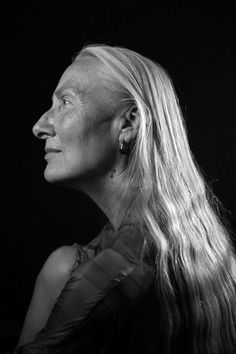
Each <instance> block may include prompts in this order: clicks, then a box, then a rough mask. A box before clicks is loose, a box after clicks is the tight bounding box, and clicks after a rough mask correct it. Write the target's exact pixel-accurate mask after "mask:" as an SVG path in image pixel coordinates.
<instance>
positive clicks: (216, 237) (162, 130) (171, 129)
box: [14, 45, 236, 354]
mask: <svg viewBox="0 0 236 354" xmlns="http://www.w3.org/2000/svg"><path fill="white" fill-rule="evenodd" d="M33 132H34V134H35V135H36V137H38V138H40V139H44V140H45V150H46V156H45V159H46V161H47V166H46V169H45V172H44V176H45V178H46V180H47V181H48V182H51V183H57V184H60V185H66V186H68V187H71V188H74V189H78V190H80V191H82V192H84V193H86V194H87V195H88V196H89V197H90V198H92V199H93V201H94V202H95V203H97V205H98V206H99V207H100V208H101V209H102V211H103V212H104V213H105V214H106V215H107V217H108V220H109V221H108V223H107V224H106V225H105V226H104V228H103V230H102V231H101V232H100V233H99V235H98V236H97V237H96V238H95V239H94V240H92V241H91V242H90V243H89V244H88V245H78V244H77V243H75V244H74V245H72V246H62V247H60V248H59V249H57V250H56V251H54V252H53V253H52V254H51V255H50V256H49V257H48V259H47V261H46V262H45V264H44V265H43V267H42V269H41V271H40V273H39V275H38V277H37V280H36V283H35V289H34V293H33V297H32V300H31V303H30V306H29V309H28V312H27V314H26V318H25V322H24V326H23V329H22V333H21V336H20V339H19V342H18V345H17V347H16V349H15V351H14V353H24V354H26V353H80V354H81V353H103V354H108V353H109V354H110V353H112V354H115V353H123V354H124V353H127V354H132V353H135V354H138V353H140V354H148V353H149V354H151V353H181V354H183V353H188V354H189V353H194V354H202V353H207V354H213V353H214V354H220V353H222V354H223V353H224V354H226V353H229V354H233V353H235V352H236V351H235V350H236V290H235V284H236V276H235V274H236V269H235V264H236V261H235V255H234V250H233V246H232V244H231V242H230V237H229V234H228V232H227V230H226V228H225V227H224V226H223V225H222V222H221V221H220V216H219V214H218V212H217V210H218V209H217V207H218V206H219V201H218V200H217V198H216V197H215V196H214V194H213V192H212V191H211V189H210V188H209V187H208V185H207V183H206V182H205V181H204V177H203V176H202V174H201V172H200V169H199V167H198V165H197V163H196V161H195V160H194V157H193V155H192V153H191V151H190V147H189V144H188V140H187V133H186V127H185V124H184V121H183V117H182V115H181V111H180V107H179V104H178V99H177V97H176V94H175V91H174V88H173V85H172V83H171V80H170V78H169V76H168V74H167V73H166V72H165V70H164V69H163V68H162V67H161V66H160V65H159V64H157V63H155V62H154V61H151V60H149V59H147V58H145V57H143V56H141V55H140V54H138V53H136V52H134V51H131V50H128V49H126V48H120V47H111V46H106V45H88V46H85V47H84V48H83V49H82V50H81V51H80V53H79V54H78V55H77V56H76V58H75V59H74V61H73V63H72V65H70V66H69V68H67V69H66V71H65V72H64V74H63V75H62V77H61V79H60V81H59V84H58V86H57V88H56V90H55V92H54V95H53V105H52V107H51V109H50V110H49V111H48V112H46V113H45V114H44V115H43V116H42V117H41V118H40V119H39V121H38V122H37V123H36V124H35V126H34V128H33Z"/></svg>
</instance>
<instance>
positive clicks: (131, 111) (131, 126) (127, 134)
mask: <svg viewBox="0 0 236 354" xmlns="http://www.w3.org/2000/svg"><path fill="white" fill-rule="evenodd" d="M139 118H140V116H139V112H138V108H137V106H132V107H130V108H128V109H127V110H126V111H125V112H124V114H123V116H122V125H121V133H120V140H122V139H124V140H125V141H126V142H127V143H129V142H130V141H132V140H133V139H134V138H135V136H136V135H137V132H138V127H139Z"/></svg>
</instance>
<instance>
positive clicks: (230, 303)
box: [75, 44, 236, 354]
mask: <svg viewBox="0 0 236 354" xmlns="http://www.w3.org/2000/svg"><path fill="white" fill-rule="evenodd" d="M87 55H88V56H93V57H94V58H96V59H97V62H98V63H99V64H98V65H99V66H100V68H101V71H102V70H103V69H105V70H104V72H105V77H106V79H107V81H108V83H109V84H108V85H107V87H108V94H110V95H111V97H115V98H116V99H118V98H119V102H120V104H121V105H122V107H123V108H124V109H127V108H128V107H131V106H132V105H135V106H136V107H137V110H138V112H139V128H138V131H137V134H136V137H135V139H134V141H133V144H132V149H131V152H130V155H129V163H128V166H127V169H126V170H125V171H124V191H123V194H122V198H123V200H125V198H126V191H127V190H130V189H131V188H132V186H133V185H138V186H139V189H138V191H139V193H136V196H135V201H136V204H135V208H134V209H133V210H136V213H138V216H139V220H142V222H143V225H145V227H146V228H147V230H148V232H149V234H150V235H151V239H152V242H153V245H154V246H155V249H156V250H157V252H156V257H155V270H156V279H155V289H156V294H157V298H158V302H159V304H160V308H161V309H162V318H161V319H160V321H162V323H163V328H165V353H175V352H176V351H175V350H177V351H178V350H181V353H185V352H186V353H188V354H190V353H193V354H203V353H204V354H205V353H206V354H233V353H234V350H235V348H236V260H235V255H234V248H233V244H232V243H231V242H232V241H231V235H230V231H229V229H228V228H227V227H226V225H225V223H224V220H222V218H221V215H220V211H219V210H220V207H221V206H222V205H221V203H220V201H219V200H218V198H217V197H216V196H215V195H214V193H213V191H212V188H211V187H210V186H209V185H208V182H207V181H206V178H205V177H204V173H203V172H202V171H201V169H200V167H199V166H198V164H197V162H196V160H195V158H194V156H193V153H192V152H191V150H190V146H189V142H188V137H187V127H186V123H185V121H184V118H183V115H182V112H181V108H180V104H179V101H178V98H177V95H176V93H175V89H174V85H173V83H172V81H171V79H170V77H169V75H168V73H167V72H166V70H164V69H163V68H162V67H161V65H159V64H158V63H157V62H155V61H153V60H150V59H148V58H146V57H144V56H142V55H140V54H138V53H136V52H134V51H132V50H129V49H127V48H122V47H112V46H108V45H103V44H89V45H86V46H84V47H83V48H82V50H81V51H80V52H79V54H78V56H77V57H76V58H75V61H76V60H77V59H78V58H79V57H81V56H87ZM121 204H122V203H121ZM181 340H182V342H183V340H184V342H185V344H181ZM181 345H182V347H181Z"/></svg>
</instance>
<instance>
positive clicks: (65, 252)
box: [38, 245, 77, 293]
mask: <svg viewBox="0 0 236 354" xmlns="http://www.w3.org/2000/svg"><path fill="white" fill-rule="evenodd" d="M76 256H77V250H76V248H75V247H72V246H70V245H63V246H60V247H59V248H57V249H55V250H54V251H53V252H52V253H51V254H50V255H49V256H48V258H47V259H46V261H45V263H44V264H43V266H42V268H41V270H40V273H39V275H38V277H39V278H40V279H41V281H43V282H45V283H46V285H47V287H48V288H52V289H55V290H56V293H58V292H60V290H61V289H62V288H63V287H64V285H65V283H66V281H67V280H68V279H69V275H70V269H71V268H72V266H73V264H74V262H75V260H76Z"/></svg>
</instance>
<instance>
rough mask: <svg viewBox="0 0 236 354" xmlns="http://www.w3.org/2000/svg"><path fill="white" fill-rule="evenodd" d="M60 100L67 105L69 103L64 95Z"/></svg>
mask: <svg viewBox="0 0 236 354" xmlns="http://www.w3.org/2000/svg"><path fill="white" fill-rule="evenodd" d="M61 100H62V102H63V104H64V105H67V104H70V103H71V102H70V101H69V100H68V99H66V98H64V97H62V98H61ZM65 102H67V103H65Z"/></svg>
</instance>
